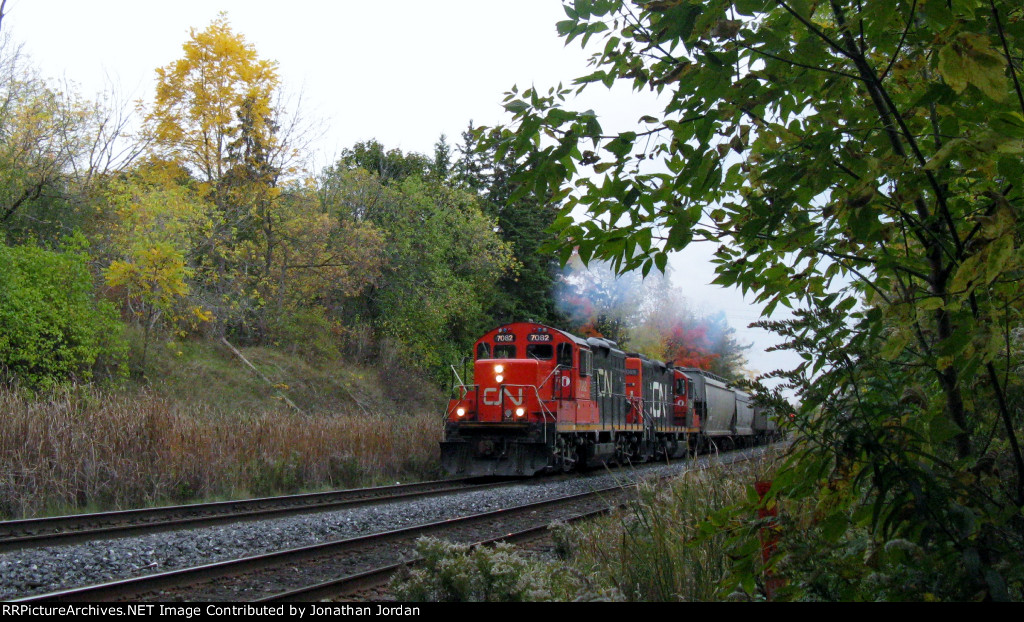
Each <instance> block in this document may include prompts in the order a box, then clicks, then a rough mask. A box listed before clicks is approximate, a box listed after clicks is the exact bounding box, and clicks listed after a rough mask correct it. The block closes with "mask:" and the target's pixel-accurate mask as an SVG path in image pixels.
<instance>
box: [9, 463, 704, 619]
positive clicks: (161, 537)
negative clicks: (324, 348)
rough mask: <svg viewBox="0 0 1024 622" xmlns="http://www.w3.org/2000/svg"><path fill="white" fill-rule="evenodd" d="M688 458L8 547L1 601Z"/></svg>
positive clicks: (410, 519)
mask: <svg viewBox="0 0 1024 622" xmlns="http://www.w3.org/2000/svg"><path fill="white" fill-rule="evenodd" d="M705 460H706V458H701V459H700V460H699V462H700V463H701V464H703V463H704V462H705ZM688 464H689V463H687V464H683V463H679V464H673V465H660V466H649V467H646V468H642V469H636V470H625V469H620V470H617V471H614V472H612V473H604V474H598V475H590V476H587V477H577V478H571V479H565V480H547V481H546V480H544V479H543V478H538V479H533V480H529V481H524V482H523V483H522V484H518V485H514V486H506V487H500V488H496V489H491V490H478V491H473V492H465V493H456V494H448V495H445V496H440V497H428V498H421V499H415V500H410V501H403V502H394V503H388V504H380V505H373V506H366V507H358V508H352V509H346V510H339V511H333V512H323V513H316V514H310V515H306V516H292V517H287V518H278V519H265V520H260V521H253V522H245V523H234V524H230V525H224V526H218V527H206V528H202V529H194V530H182V531H173V532H164V533H155V534H149V535H145V536H139V537H131V538H120V539H116V540H98V541H95V542H89V543H85V544H76V545H68V546H57V547H47V548H39V549H28V550H23V551H14V552H10V553H5V554H0V599H3V600H10V599H14V598H19V597H23V596H30V595H34V594H41V593H46V592H52V591H57V590H61V589H67V588H71V587H78V586H82V585H90V584H96V583H102V582H106V581H112V580H116V579H124V578H128V577H134V576H141V575H148V574H153V573H158V572H165V571H168V570H175V569H178V568H186V567H190V566H197V565H201V564H208V563H212V562H217V561H223V560H227V559H235V558H239V557H247V556H250V555H257V554H260V553H266V552H270V551H276V550H282V549H288V548H295V547H300V546H307V545H311V544H317V543H321V542H327V541H330V540H339V539H343V538H351V537H355V536H362V535H367V534H372V533H379V532H382V531H390V530H393V529H398V528H401V527H408V526H412V525H419V524H423V523H428V522H433V521H439V520H445V519H449V518H455V517H459V516H465V515H468V514H477V513H480V512H485V511H491V510H497V509H500V508H505V507H511V506H515V505H523V504H526V503H532V502H536V501H542V500H545V499H551V498H555V497H560V496H565V495H570V494H577V493H582V492H586V491H589V490H593V489H597V488H604V487H607V486H611V485H613V484H614V483H616V482H619V483H621V482H624V481H632V480H636V479H639V478H640V477H654V476H660V475H665V474H670V473H674V472H680V471H682V470H683V469H684V468H686V466H687V465H688Z"/></svg>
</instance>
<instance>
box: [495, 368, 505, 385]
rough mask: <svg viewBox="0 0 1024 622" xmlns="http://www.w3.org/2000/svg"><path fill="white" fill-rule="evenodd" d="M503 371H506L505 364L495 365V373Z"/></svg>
mask: <svg viewBox="0 0 1024 622" xmlns="http://www.w3.org/2000/svg"><path fill="white" fill-rule="evenodd" d="M503 371H505V366H504V365H495V366H494V373H496V374H500V373H501V372H503ZM498 382H501V381H500V380H499V381H498Z"/></svg>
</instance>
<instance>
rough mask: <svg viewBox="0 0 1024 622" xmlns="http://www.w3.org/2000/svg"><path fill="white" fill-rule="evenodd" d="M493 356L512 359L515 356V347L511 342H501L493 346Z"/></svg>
mask: <svg viewBox="0 0 1024 622" xmlns="http://www.w3.org/2000/svg"><path fill="white" fill-rule="evenodd" d="M494 358H496V359H514V358H516V347H515V345H514V344H511V343H502V344H498V345H495V346H494Z"/></svg>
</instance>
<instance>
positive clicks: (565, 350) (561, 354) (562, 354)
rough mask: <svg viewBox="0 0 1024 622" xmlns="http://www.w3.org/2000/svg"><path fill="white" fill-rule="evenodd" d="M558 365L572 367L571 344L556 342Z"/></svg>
mask: <svg viewBox="0 0 1024 622" xmlns="http://www.w3.org/2000/svg"><path fill="white" fill-rule="evenodd" d="M558 365H559V366H561V367H565V368H568V369H572V344H568V343H560V344H558Z"/></svg>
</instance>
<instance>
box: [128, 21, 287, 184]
mask: <svg viewBox="0 0 1024 622" xmlns="http://www.w3.org/2000/svg"><path fill="white" fill-rule="evenodd" d="M189 34H190V37H189V40H188V41H187V42H185V44H184V45H183V46H182V49H183V51H184V53H185V55H184V56H183V57H182V58H180V59H178V60H176V61H174V62H173V63H171V64H169V65H167V66H166V67H161V68H159V69H157V72H156V73H157V89H156V100H155V102H154V107H153V110H152V111H151V112H150V113H149V114H148V115H147V125H148V128H149V130H150V132H151V135H152V138H153V140H154V142H155V144H156V145H157V146H158V148H160V149H161V150H162V151H163V155H164V156H165V157H167V158H169V159H172V160H176V161H179V162H181V163H182V164H184V165H185V166H187V167H188V168H189V169H190V170H191V171H192V173H193V174H194V175H196V176H197V177H198V178H199V179H200V181H202V182H206V183H208V184H211V183H215V182H217V181H219V180H221V179H222V178H223V177H224V175H225V174H226V173H227V172H228V171H229V170H230V168H231V164H230V163H229V157H228V156H229V151H230V147H231V144H232V143H234V142H235V141H237V140H238V138H239V135H240V133H241V131H242V121H241V120H240V118H241V117H243V116H244V117H245V118H246V119H247V123H249V124H250V127H249V128H247V131H249V132H251V134H252V137H254V138H256V139H257V140H261V141H262V142H263V144H264V146H271V147H272V143H273V141H274V137H273V133H274V132H273V131H272V130H271V127H270V123H271V122H270V119H272V100H273V94H274V91H275V90H276V89H277V87H278V83H279V82H278V76H277V63H275V62H272V61H268V60H263V59H260V58H259V56H258V54H257V52H256V48H255V47H253V45H252V44H250V43H248V42H247V41H246V40H245V38H244V37H243V36H242V35H241V34H238V33H235V32H234V31H233V30H232V29H231V26H230V25H229V24H228V18H227V15H226V14H224V13H221V14H220V15H219V16H218V17H217V19H215V20H214V21H213V22H212V23H211V24H210V25H209V26H208V27H207V28H206V29H205V30H203V31H201V32H198V31H196V30H195V29H192V30H190V33H189Z"/></svg>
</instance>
